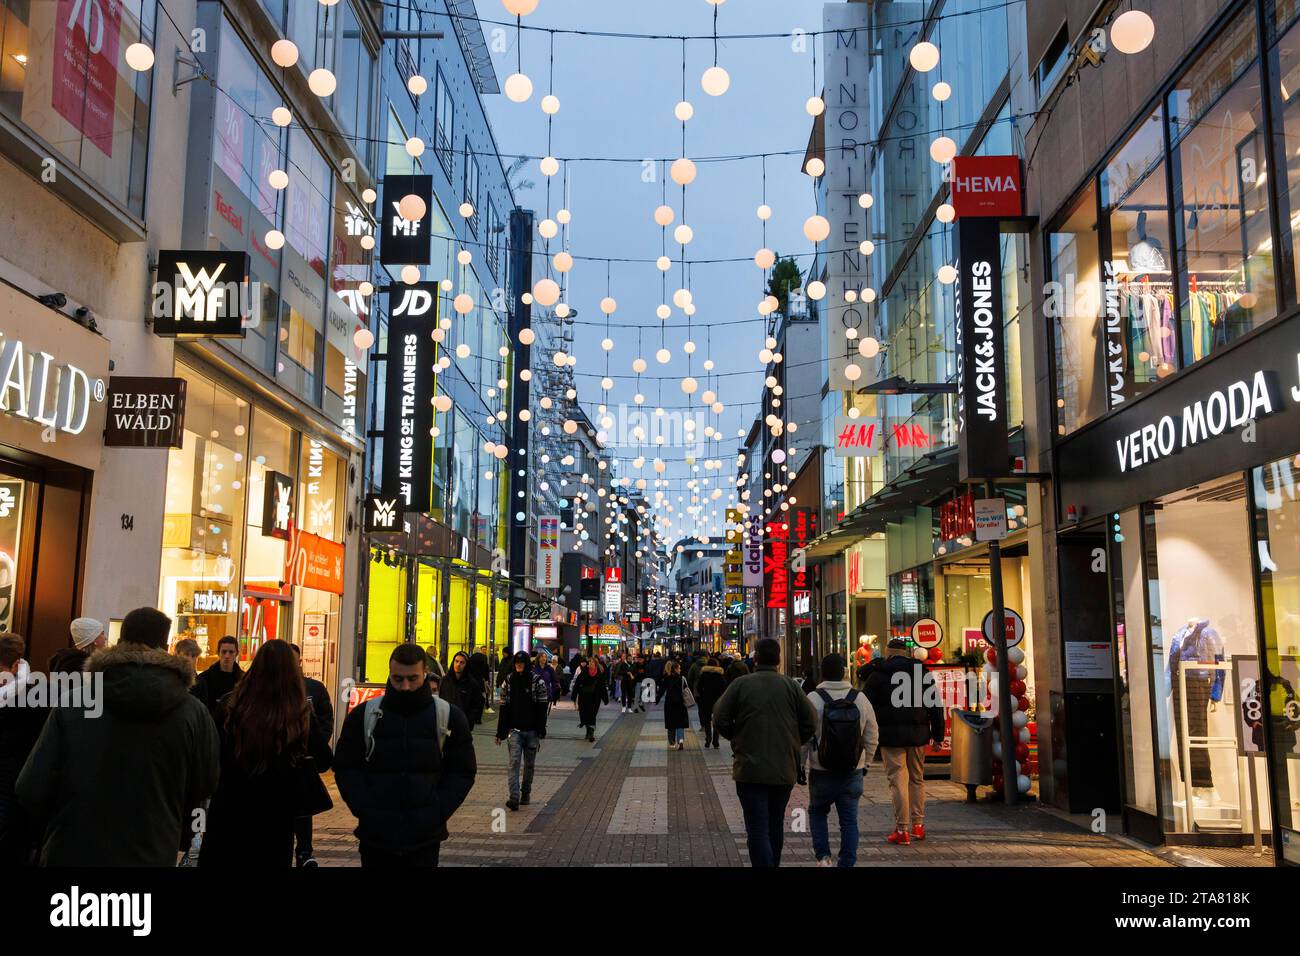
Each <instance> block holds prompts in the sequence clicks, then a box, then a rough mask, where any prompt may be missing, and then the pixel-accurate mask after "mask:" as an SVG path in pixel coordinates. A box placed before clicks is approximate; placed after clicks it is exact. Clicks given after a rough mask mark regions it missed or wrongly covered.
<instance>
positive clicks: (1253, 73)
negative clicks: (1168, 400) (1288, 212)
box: [1168, 8, 1277, 365]
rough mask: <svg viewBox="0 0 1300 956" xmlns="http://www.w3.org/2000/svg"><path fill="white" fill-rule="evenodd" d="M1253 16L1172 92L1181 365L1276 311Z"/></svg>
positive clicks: (1233, 28)
mask: <svg viewBox="0 0 1300 956" xmlns="http://www.w3.org/2000/svg"><path fill="white" fill-rule="evenodd" d="M1254 24H1255V12H1254V9H1253V8H1252V9H1249V10H1247V11H1245V12H1244V13H1243V15H1242V16H1240V17H1238V18H1237V20H1236V21H1235V22H1234V23H1233V24H1232V25H1231V26H1229V27H1228V28H1227V29H1226V30H1225V31H1224V32H1223V34H1222V35H1221V36H1220V37H1218V39H1216V41H1215V42H1214V44H1213V45H1212V46H1211V47H1210V49H1209V50H1208V51H1206V52H1205V53H1204V54H1203V55H1202V56H1201V57H1200V58H1199V59H1198V60H1197V61H1196V62H1195V63H1194V64H1193V65H1192V67H1191V68H1190V69H1189V70H1188V71H1187V73H1186V74H1185V75H1184V76H1183V77H1182V79H1180V80H1179V81H1178V83H1177V84H1176V85H1175V87H1174V89H1173V91H1172V92H1171V93H1170V94H1169V99H1168V110H1169V140H1170V144H1171V146H1172V149H1173V156H1174V161H1175V163H1176V165H1175V167H1174V168H1175V170H1176V175H1175V176H1174V189H1175V196H1174V202H1175V206H1176V207H1177V210H1178V215H1177V216H1176V218H1175V223H1176V227H1177V230H1178V233H1177V239H1178V270H1179V275H1178V283H1179V291H1180V293H1181V299H1182V303H1183V306H1182V310H1181V316H1180V323H1181V331H1182V357H1183V364H1184V365H1190V364H1192V363H1193V362H1198V361H1200V360H1201V359H1203V358H1205V357H1206V356H1207V355H1209V354H1210V353H1211V352H1213V351H1214V350H1215V349H1216V348H1219V347H1220V346H1223V345H1226V344H1227V343H1228V342H1230V341H1232V340H1233V339H1236V338H1237V337H1239V336H1240V335H1242V334H1243V333H1245V332H1248V331H1249V330H1250V329H1252V328H1255V327H1256V326H1257V325H1259V324H1260V323H1262V322H1265V321H1267V320H1268V319H1271V318H1273V316H1274V315H1276V314H1277V295H1276V291H1275V289H1274V278H1273V236H1272V227H1271V223H1270V219H1269V199H1268V189H1267V188H1266V185H1265V184H1266V182H1267V178H1268V162H1267V152H1266V137H1265V134H1264V131H1263V129H1261V128H1260V124H1259V120H1260V103H1261V95H1260V93H1261V91H1260V87H1259V73H1258V70H1257V69H1256V64H1257V60H1256V50H1257V39H1256V34H1255V25H1254Z"/></svg>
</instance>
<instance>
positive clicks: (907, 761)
mask: <svg viewBox="0 0 1300 956" xmlns="http://www.w3.org/2000/svg"><path fill="white" fill-rule="evenodd" d="M880 759H881V760H883V761H884V762H885V778H886V779H887V780H888V781H889V797H890V799H891V800H892V801H893V802H894V826H895V827H896V828H897V829H899V830H906V829H907V826H908V824H909V823H911V824H912V825H913V826H916V825H917V824H923V823H925V748H924V747H881V748H880Z"/></svg>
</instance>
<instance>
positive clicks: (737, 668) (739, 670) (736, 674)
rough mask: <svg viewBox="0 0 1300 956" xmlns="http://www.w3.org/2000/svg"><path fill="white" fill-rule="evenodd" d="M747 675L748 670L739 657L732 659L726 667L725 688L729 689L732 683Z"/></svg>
mask: <svg viewBox="0 0 1300 956" xmlns="http://www.w3.org/2000/svg"><path fill="white" fill-rule="evenodd" d="M748 673H749V668H748V667H747V666H746V665H745V662H744V661H743V660H741V659H740V658H739V657H733V658H732V659H731V663H730V664H728V665H727V672H726V674H727V686H728V687H730V686H731V682H732V681H734V680H736V679H737V678H740V677H744V676H746V675H747V674H748Z"/></svg>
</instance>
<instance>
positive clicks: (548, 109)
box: [542, 93, 560, 116]
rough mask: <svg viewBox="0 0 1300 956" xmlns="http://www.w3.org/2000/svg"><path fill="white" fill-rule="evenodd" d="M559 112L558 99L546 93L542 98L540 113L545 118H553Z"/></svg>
mask: <svg viewBox="0 0 1300 956" xmlns="http://www.w3.org/2000/svg"><path fill="white" fill-rule="evenodd" d="M559 111H560V98H559V97H558V96H556V95H555V94H554V93H547V94H546V95H545V96H543V97H542V112H543V113H545V114H546V115H547V116H554V115H555V114H556V113H558V112H559Z"/></svg>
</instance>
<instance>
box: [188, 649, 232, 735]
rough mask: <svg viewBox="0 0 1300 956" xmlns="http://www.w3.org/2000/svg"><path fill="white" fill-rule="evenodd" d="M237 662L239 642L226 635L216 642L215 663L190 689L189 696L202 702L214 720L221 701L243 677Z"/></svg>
mask: <svg viewBox="0 0 1300 956" xmlns="http://www.w3.org/2000/svg"><path fill="white" fill-rule="evenodd" d="M238 661H239V641H238V640H237V639H236V638H234V637H232V636H231V635H229V634H227V635H226V636H225V637H223V638H222V639H221V640H219V641H217V660H216V662H215V663H214V664H212V665H211V666H210V667H208V669H207V670H205V671H204V672H203V673H202V674H200V675H199V677H198V680H196V681H195V682H194V687H193V688H191V689H190V693H191V694H193V695H194V696H195V697H197V698H198V699H199V700H201V701H203V705H204V706H205V707H207V708H208V713H209V714H211V715H213V718H214V719H215V717H216V713H217V705H218V704H219V703H221V699H222V698H223V697H225V696H226V695H227V694H229V693H230V692H231V691H232V690H234V689H235V684H236V683H238V682H239V678H241V677H242V676H244V671H243V668H241V667H240V666H239V663H238Z"/></svg>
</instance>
